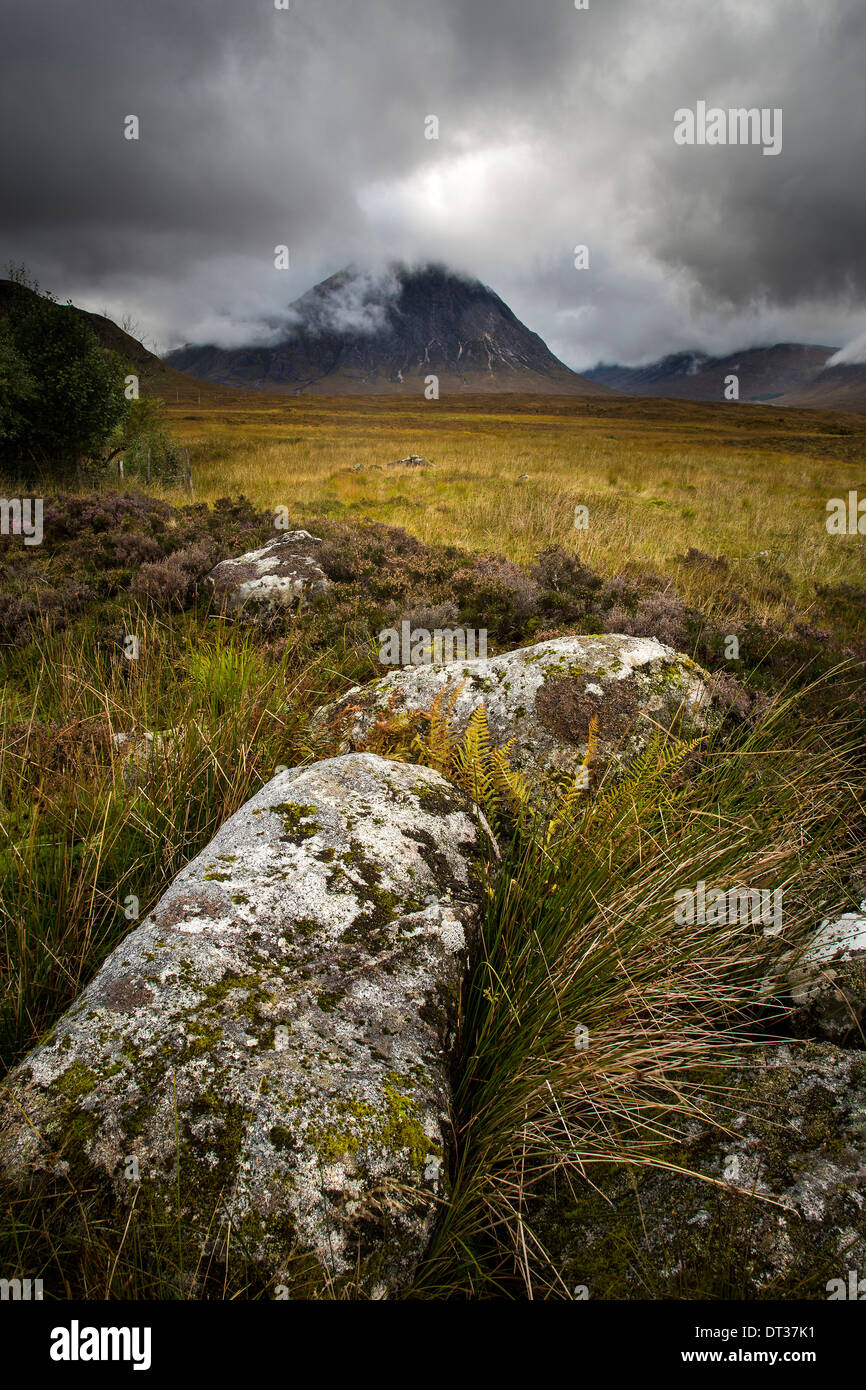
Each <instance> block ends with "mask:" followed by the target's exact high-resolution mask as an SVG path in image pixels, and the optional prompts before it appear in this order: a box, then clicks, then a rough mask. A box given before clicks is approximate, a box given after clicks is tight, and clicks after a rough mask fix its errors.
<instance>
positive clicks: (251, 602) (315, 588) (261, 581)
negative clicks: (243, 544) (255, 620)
mask: <svg viewBox="0 0 866 1390" xmlns="http://www.w3.org/2000/svg"><path fill="white" fill-rule="evenodd" d="M321 544H322V540H321V537H320V536H311V535H310V533H309V531H287V532H286V533H285V534H284V535H281V536H277V537H276V538H275V539H274V540H272V541H268V544H267V545H265V546H262V548H261V549H260V550H249V551H247V552H246V554H245V555H238V556H237V557H236V558H234V559H231V560H221V561H220V563H219V564H218V565H216V566H215V567H214V568H213V569H212V570H211V572H210V574H209V575H208V576H207V582H208V583H209V584H210V585H211V587H212V590H213V595H214V598H215V599H216V601H217V603H218V604H219V605H220V607H221V608H223V609H224V610H225V611H226V612H228V613H235V614H238V613H245V614H248V615H252V616H255V617H270V616H272V615H274V614H275V613H278V612H279V611H280V610H282V609H285V608H291V607H292V605H293V604H296V603H298V604H299V603H301V601H302V600H303V601H306V600H308V599H311V598H314V597H316V595H318V594H323V593H325V592H326V591H327V590H328V589H329V588H330V587H331V585H330V580H329V579H328V577H327V575H326V574H325V571H324V570H323V569H322V567H321V565H320V564H319V563H318V561H317V559H316V547H317V546H320V545H321Z"/></svg>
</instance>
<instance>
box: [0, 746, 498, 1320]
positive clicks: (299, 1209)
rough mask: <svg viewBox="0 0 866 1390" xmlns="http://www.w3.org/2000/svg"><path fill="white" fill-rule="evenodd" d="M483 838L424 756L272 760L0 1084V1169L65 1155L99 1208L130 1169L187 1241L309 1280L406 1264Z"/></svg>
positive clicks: (445, 1088) (436, 1198)
mask: <svg viewBox="0 0 866 1390" xmlns="http://www.w3.org/2000/svg"><path fill="white" fill-rule="evenodd" d="M491 853H492V854H494V855H495V853H496V849H495V845H494V844H493V841H492V838H491V836H490V834H489V831H488V829H487V827H486V824H485V822H484V821H483V819H482V818H480V815H479V813H477V811H476V810H475V808H474V806H473V805H472V803H471V802H470V801H469V800H468V799H467V798H466V796H465V795H464V794H463V793H462V792H460V791H458V790H456V789H455V788H454V787H452V786H451V785H450V784H449V783H448V782H446V781H445V779H444V778H442V777H441V776H440V775H439V774H438V773H436V772H434V771H432V770H431V769H429V768H423V767H414V766H408V765H405V764H401V763H396V762H390V761H387V760H385V759H383V758H379V757H376V756H374V755H371V754H355V755H350V756H347V757H339V758H334V759H329V760H326V761H323V762H320V763H316V764H314V765H312V766H310V767H305V768H298V769H294V770H290V771H283V772H281V773H280V774H278V775H277V776H276V777H275V778H274V779H273V780H272V781H271V782H269V783H268V784H267V786H265V787H264V788H263V789H262V790H261V791H260V792H259V793H258V794H257V795H256V796H254V797H253V798H252V800H250V801H248V802H247V803H246V805H245V806H243V807H242V808H241V810H239V811H238V812H237V813H236V814H235V815H234V816H232V817H231V819H230V820H228V821H227V822H226V823H225V824H224V825H223V826H222V827H221V829H220V830H219V832H218V833H217V835H216V836H215V838H214V839H213V840H212V841H211V843H210V844H209V845H208V846H207V848H206V849H205V850H203V851H202V853H201V854H199V855H198V856H197V858H195V859H194V860H193V861H192V862H191V863H190V864H189V865H188V866H187V867H186V868H185V869H183V870H182V871H181V873H180V874H179V875H178V876H177V878H176V879H175V881H174V883H173V884H172V885H171V887H170V888H169V889H168V891H167V892H166V893H165V894H164V896H163V897H162V899H161V900H160V902H159V903H158V905H157V907H156V908H155V909H154V911H153V912H152V913H151V914H150V916H149V917H148V918H147V919H146V920H145V921H143V922H142V923H141V925H140V926H138V927H136V928H135V930H133V931H132V932H131V933H130V935H129V936H128V937H126V939H125V940H124V941H123V942H122V943H121V945H120V946H119V947H118V948H117V949H116V950H115V951H114V953H113V954H112V955H111V956H110V957H109V958H108V960H107V961H106V962H105V964H104V965H103V967H102V969H101V970H100V971H99V973H98V975H97V976H96V978H95V979H94V980H93V982H92V983H91V984H90V986H89V987H88V988H87V990H86V991H85V993H84V994H83V995H82V996H81V997H80V998H79V1000H78V1001H77V1002H76V1004H75V1005H74V1006H73V1007H72V1008H71V1009H70V1010H69V1011H68V1012H67V1013H66V1014H65V1015H64V1016H63V1017H62V1018H61V1019H60V1021H59V1023H58V1024H57V1025H56V1026H55V1028H54V1029H53V1030H52V1032H51V1034H50V1036H49V1037H48V1038H47V1039H46V1040H45V1041H44V1042H43V1043H42V1044H41V1045H40V1046H39V1047H37V1048H36V1050H35V1051H33V1052H32V1053H31V1054H30V1055H29V1056H28V1057H27V1058H26V1059H25V1061H24V1062H23V1063H22V1064H21V1065H20V1066H19V1067H17V1068H16V1070H15V1071H14V1072H13V1073H12V1074H11V1075H10V1077H9V1078H8V1079H7V1083H6V1085H5V1087H4V1089H3V1091H2V1093H0V1096H2V1108H0V1175H2V1176H4V1177H5V1179H7V1180H9V1181H10V1182H11V1183H12V1184H13V1186H14V1185H17V1186H18V1187H22V1186H25V1185H27V1184H29V1183H30V1182H31V1180H33V1179H34V1178H35V1177H36V1176H37V1175H38V1174H39V1173H40V1172H42V1173H43V1174H45V1173H52V1172H53V1173H55V1174H58V1175H61V1176H62V1175H64V1174H65V1175H66V1177H67V1178H68V1179H69V1180H70V1181H71V1182H72V1183H73V1185H74V1186H75V1187H76V1188H86V1189H88V1190H92V1189H95V1190H97V1191H98V1192H104V1193H105V1197H106V1202H107V1206H108V1208H109V1209H112V1208H116V1204H117V1202H118V1201H120V1202H121V1203H122V1204H126V1205H128V1204H129V1203H130V1202H131V1201H132V1196H133V1192H134V1190H135V1183H134V1182H131V1181H130V1180H129V1179H130V1171H133V1173H134V1172H135V1170H136V1169H137V1170H138V1173H139V1176H140V1181H141V1183H142V1185H143V1186H145V1187H146V1189H147V1194H146V1199H145V1200H141V1201H139V1202H138V1210H139V1211H143V1210H144V1209H145V1208H147V1209H148V1210H150V1211H155V1212H156V1213H157V1214H158V1215H159V1214H162V1215H163V1216H164V1218H165V1220H166V1222H167V1223H168V1224H171V1223H172V1222H175V1221H179V1224H180V1227H181V1229H182V1231H183V1234H184V1237H185V1239H186V1241H187V1242H189V1243H191V1244H192V1246H193V1248H194V1253H195V1252H202V1253H204V1254H205V1255H207V1256H208V1258H209V1259H210V1258H211V1257H213V1256H215V1257H217V1258H219V1256H220V1255H221V1253H222V1252H223V1249H224V1247H225V1246H227V1245H230V1249H231V1251H232V1255H233V1258H237V1257H238V1256H239V1255H240V1256H242V1257H243V1258H245V1259H247V1260H249V1261H251V1262H253V1264H254V1265H255V1267H257V1268H258V1270H259V1272H260V1273H261V1272H262V1271H263V1272H264V1276H265V1277H266V1278H269V1279H271V1280H273V1281H277V1282H283V1283H285V1285H286V1287H287V1288H289V1289H292V1290H293V1291H300V1292H301V1293H306V1294H309V1293H312V1294H314V1295H315V1294H316V1293H317V1292H321V1290H322V1289H324V1288H328V1289H330V1290H332V1291H333V1290H334V1289H337V1290H339V1288H340V1287H341V1285H345V1284H348V1285H349V1286H350V1288H356V1289H357V1291H358V1292H359V1293H362V1294H366V1295H367V1296H382V1295H383V1294H387V1293H388V1292H390V1291H392V1290H394V1289H395V1288H398V1287H400V1286H401V1285H403V1284H405V1283H406V1282H407V1281H408V1280H410V1279H411V1276H412V1273H413V1270H414V1269H415V1267H416V1265H417V1263H418V1261H419V1259H420V1257H421V1255H422V1254H423V1251H424V1249H425V1245H426V1243H427V1240H428V1238H429V1235H430V1232H431V1230H432V1227H433V1224H434V1222H435V1219H436V1215H437V1211H438V1210H439V1208H440V1206H441V1203H442V1201H443V1199H444V1198H445V1196H446V1189H447V1176H446V1173H447V1153H448V1147H449V1143H450V1138H451V1133H452V1128H451V1126H452V1117H451V1113H450V1103H451V1090H450V1068H451V1065H452V1062H453V1050H454V1044H455V1033H456V1025H457V1018H458V1011H459V1002H460V994H461V988H462V985H463V981H464V979H465V975H466V971H467V967H468V965H469V963H470V959H471V956H472V954H473V950H474V948H475V945H476V941H477V935H478V931H479V920H480V905H481V901H482V882H481V875H480V867H479V866H480V862H481V861H482V860H483V858H484V857H485V855H488V854H491ZM131 1158H134V1159H135V1160H136V1163H135V1164H134V1165H132V1170H131V1167H130V1159H131ZM178 1206H179V1216H178ZM229 1228H230V1232H229ZM140 1238H141V1239H143V1240H146V1239H147V1234H146V1231H143V1232H140ZM193 1263H195V1261H193Z"/></svg>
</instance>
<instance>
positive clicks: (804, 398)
mask: <svg viewBox="0 0 866 1390" xmlns="http://www.w3.org/2000/svg"><path fill="white" fill-rule="evenodd" d="M777 404H778V405H793V406H803V407H807V408H808V409H810V410H857V411H863V412H864V413H866V363H862V362H842V363H840V364H839V366H838V367H825V368H824V370H823V371H822V372H819V373H818V375H817V376H816V377H815V379H814V380H813V381H812V382H811V383H810V385H808V386H807V387H805V389H803V390H801V391H797V392H794V393H792V394H791V395H790V396H783V397H782V399H781V400H780V401H778V402H777Z"/></svg>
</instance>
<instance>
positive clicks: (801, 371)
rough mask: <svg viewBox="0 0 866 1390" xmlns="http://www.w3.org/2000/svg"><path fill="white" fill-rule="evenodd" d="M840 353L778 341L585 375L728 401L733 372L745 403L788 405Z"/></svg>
mask: <svg viewBox="0 0 866 1390" xmlns="http://www.w3.org/2000/svg"><path fill="white" fill-rule="evenodd" d="M835 351H836V349H835V348H832V347H822V346H818V345H816V344H813V343H776V345H775V347H763V348H745V349H743V350H742V351H741V352H734V353H731V354H730V356H728V357H707V356H705V355H704V354H703V353H699V352H677V353H673V354H671V355H670V356H669V357H663V358H661V360H660V361H658V362H652V363H650V364H649V366H646V367H620V366H609V365H606V364H604V363H600V364H599V365H598V366H597V367H593V369H592V371H589V372H585V373H584V375H585V376H586V377H587V378H588V379H589V380H590V381H594V382H596V383H597V384H598V385H600V386H611V387H613V388H614V389H615V390H617V391H624V392H625V393H626V394H627V395H630V396H675V397H677V398H678V399H680V400H688V401H722V400H724V399H725V394H724V393H725V377H726V376H731V375H734V376H737V377H738V378H739V389H740V395H739V399H740V400H741V401H774V402H776V403H778V404H788V403H789V402H787V401H785V400H784V397H786V396H793V395H795V394H797V393H800V392H803V391H805V390H808V389H809V388H810V387H811V386H812V384H813V383H814V382H815V381H816V380H817V379H818V377H819V376H820V375H821V373H822V370H823V368H824V364H825V362H826V361H827V358H828V357H831V356H832V355H833V353H834V352H835ZM791 403H795V402H791Z"/></svg>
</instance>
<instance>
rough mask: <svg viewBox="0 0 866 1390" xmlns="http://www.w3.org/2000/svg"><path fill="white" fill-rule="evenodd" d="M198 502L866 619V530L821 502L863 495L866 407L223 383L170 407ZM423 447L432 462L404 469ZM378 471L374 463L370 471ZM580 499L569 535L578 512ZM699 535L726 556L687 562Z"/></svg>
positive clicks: (782, 615)
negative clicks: (582, 519)
mask: <svg viewBox="0 0 866 1390" xmlns="http://www.w3.org/2000/svg"><path fill="white" fill-rule="evenodd" d="M168 415H169V419H170V422H171V427H172V430H173V432H174V433H175V434H176V435H177V436H178V437H179V438H180V439H181V441H182V442H183V443H184V444H185V445H186V446H187V447H188V448H189V450H190V458H191V462H192V472H193V478H194V483H195V489H196V496H197V497H200V498H204V499H211V500H212V499H213V498H215V497H217V496H223V495H235V494H236V493H238V492H243V493H244V494H246V495H247V496H248V497H250V498H251V499H252V500H253V501H255V502H257V503H259V504H260V505H262V506H265V507H274V506H277V505H280V504H282V505H285V506H287V507H288V508H289V511H290V514H291V516H292V517H298V518H299V519H302V518H303V517H305V516H306V517H311V516H322V515H332V516H335V517H346V518H347V519H358V518H361V517H371V518H373V519H375V520H379V521H383V522H388V523H390V524H392V525H400V526H405V527H406V529H407V530H409V531H410V532H412V533H413V534H414V535H417V536H418V537H419V538H420V539H422V540H424V541H427V542H430V543H433V544H442V543H449V544H455V545H462V546H466V547H467V548H469V549H473V550H481V551H497V552H499V553H502V554H505V555H507V556H508V557H510V558H512V559H515V560H518V561H521V562H525V561H527V560H528V559H530V558H531V557H532V556H533V555H534V554H535V553H536V552H537V551H539V550H541V549H543V548H545V547H548V546H552V545H562V546H565V547H566V548H568V549H572V550H574V551H575V552H576V553H578V554H579V555H580V558H581V559H582V560H583V561H584V563H586V564H587V565H589V566H590V567H591V568H593V569H595V570H597V571H598V572H600V573H601V574H603V575H604V576H606V577H611V576H614V575H618V574H621V573H623V572H626V573H628V572H630V571H633V570H643V571H647V570H650V571H653V572H655V573H656V574H660V575H662V576H663V577H665V578H666V579H668V580H670V581H671V582H672V583H674V584H675V585H676V587H677V589H678V591H679V593H680V594H681V595H682V597H683V598H684V599H685V600H686V601H687V602H693V603H695V604H696V605H697V606H699V607H700V608H701V609H702V611H703V612H704V613H705V614H706V616H707V617H708V618H710V619H712V620H714V621H717V622H721V621H723V620H725V619H727V618H728V617H729V616H730V617H732V618H735V617H736V616H738V615H740V614H741V613H742V611H743V603H742V602H741V597H744V598H745V599H746V600H747V602H748V604H749V606H750V607H751V609H752V611H753V613H754V615H755V616H756V617H757V618H759V619H762V620H767V621H770V622H773V623H774V624H776V625H777V626H780V627H783V628H784V627H786V626H788V625H790V623H791V621H792V619H793V618H794V616H795V615H796V617H797V618H799V619H800V620H801V621H804V622H810V621H813V620H814V619H815V618H816V617H817V618H818V619H819V620H820V619H822V618H823V617H824V616H825V615H824V613H823V609H824V604H823V603H822V593H823V592H824V591H827V592H828V593H829V595H830V601H831V604H832V603H837V604H838V606H839V607H840V610H841V611H836V612H833V613H831V615H830V616H831V620H832V621H833V623H834V625H835V626H837V627H838V626H840V625H841V626H842V627H847V626H849V625H853V626H854V627H857V626H858V618H857V613H856V612H854V611H847V608H848V607H849V606H850V604H849V603H848V601H847V600H846V597H845V595H846V586H847V589H854V590H858V589H860V591H861V593H860V597H859V600H858V599H857V597H856V595H855V597H854V599H853V600H851V604H853V606H854V607H856V605H857V603H858V602H859V604H860V606H861V607H862V605H863V594H862V585H863V583H864V577H866V564H864V558H863V541H862V539H861V538H859V537H856V536H830V535H828V534H827V531H826V528H825V520H826V511H825V507H826V502H827V500H828V498H830V497H844V496H845V495H846V493H847V491H848V490H849V489H851V488H855V489H856V488H859V489H860V492H861V495H864V494H866V418H863V419H861V418H860V417H858V416H852V415H847V416H845V417H840V416H831V415H828V414H826V413H819V412H806V411H793V410H787V411H784V410H779V409H771V408H768V407H762V406H750V405H739V404H730V403H727V404H723V405H693V404H690V403H687V402H678V401H634V400H624V401H615V402H611V401H607V400H590V401H585V400H581V399H574V398H550V397H512V398H509V401H508V402H507V403H504V402H503V401H502V400H501V399H496V398H490V397H486V398H485V397H474V398H461V399H460V400H459V401H457V402H451V401H449V400H446V399H442V400H440V401H436V402H433V401H431V402H426V401H420V402H417V403H407V402H404V401H402V400H401V401H396V402H395V401H394V400H393V399H379V398H365V399H362V400H358V399H357V398H355V399H336V398H333V399H327V398H323V397H297V398H290V399H288V400H287V399H286V398H284V397H262V398H261V400H260V401H259V400H256V399H255V398H251V397H250V396H248V395H245V396H239V395H237V394H236V395H234V396H230V395H228V394H225V395H223V396H219V395H217V394H215V395H214V396H212V397H210V398H209V399H208V401H207V402H206V403H204V404H202V405H201V406H200V407H198V406H195V405H192V404H191V403H189V402H186V403H184V402H181V403H179V404H177V405H172V404H171V403H169V404H168ZM413 453H414V454H419V455H421V456H423V457H426V458H428V459H429V460H431V461H432V462H433V463H434V464H435V468H433V469H429V470H427V469H412V470H406V469H397V470H391V469H389V468H388V467H387V465H388V464H389V463H390V462H392V461H393V460H395V459H398V458H401V457H405V456H408V455H409V454H413ZM379 470H381V471H379ZM578 505H584V506H586V507H588V509H589V526H588V529H587V530H585V531H580V530H577V529H575V526H574V515H575V513H574V509H575V507H576V506H578ZM690 547H692V548H694V549H696V550H699V551H701V552H704V553H705V554H709V555H711V556H714V557H722V559H723V560H724V561H725V566H717V567H716V568H715V569H712V568H708V567H706V566H700V565H697V566H696V565H684V564H682V563H680V562H679V560H678V559H677V557H679V556H681V555H683V554H685V553H687V552H688V550H689V548H690Z"/></svg>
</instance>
